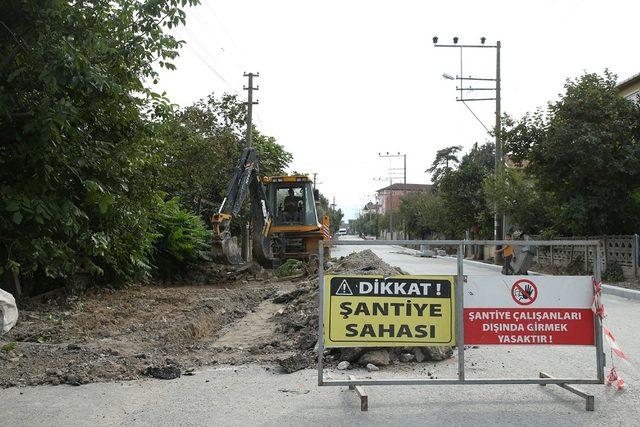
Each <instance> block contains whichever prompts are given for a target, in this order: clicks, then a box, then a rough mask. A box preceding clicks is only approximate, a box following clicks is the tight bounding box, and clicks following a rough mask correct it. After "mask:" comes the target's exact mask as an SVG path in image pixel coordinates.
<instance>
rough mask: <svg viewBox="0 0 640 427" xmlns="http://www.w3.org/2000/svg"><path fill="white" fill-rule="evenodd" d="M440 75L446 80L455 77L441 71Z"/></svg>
mask: <svg viewBox="0 0 640 427" xmlns="http://www.w3.org/2000/svg"><path fill="white" fill-rule="evenodd" d="M442 77H444V78H445V79H447V80H455V77H453V76H452V75H451V74H447V73H442Z"/></svg>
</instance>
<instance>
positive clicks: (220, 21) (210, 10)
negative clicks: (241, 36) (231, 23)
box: [204, 1, 238, 47]
mask: <svg viewBox="0 0 640 427" xmlns="http://www.w3.org/2000/svg"><path fill="white" fill-rule="evenodd" d="M204 5H205V7H206V8H207V10H209V12H211V14H212V15H213V17H214V18H215V19H216V21H218V23H219V24H220V28H222V31H224V33H225V34H226V35H227V37H229V40H231V43H233V44H234V45H235V47H238V44H237V43H236V42H235V40H234V39H233V37H231V34H230V33H229V31H227V29H226V27H225V26H224V24H223V23H222V20H221V19H220V18H218V15H217V14H216V13H215V12H214V11H213V9H212V8H211V6H209V3H208V2H206V1H205V2H204Z"/></svg>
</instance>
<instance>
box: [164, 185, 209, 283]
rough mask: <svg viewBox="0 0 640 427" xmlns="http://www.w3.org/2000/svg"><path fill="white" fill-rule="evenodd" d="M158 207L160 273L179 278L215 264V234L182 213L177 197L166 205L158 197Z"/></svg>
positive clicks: (200, 222) (199, 220) (187, 213)
mask: <svg viewBox="0 0 640 427" xmlns="http://www.w3.org/2000/svg"><path fill="white" fill-rule="evenodd" d="M156 203H157V209H156V210H155V211H154V213H153V215H152V219H153V224H154V230H155V233H156V239H155V242H154V251H153V254H154V255H153V261H154V265H155V266H156V268H157V271H158V273H159V274H160V275H161V276H164V277H172V276H177V275H179V274H181V273H184V272H185V271H186V269H187V268H188V267H190V266H193V265H195V264H199V263H201V262H203V261H208V260H211V257H210V250H211V232H210V231H209V230H207V229H206V228H205V226H204V223H203V222H202V220H201V219H200V217H199V216H197V215H194V214H191V213H189V212H187V211H186V210H185V209H182V208H181V207H180V205H179V203H178V198H177V197H174V198H172V199H169V200H166V201H165V200H163V198H162V197H160V196H157V197H156Z"/></svg>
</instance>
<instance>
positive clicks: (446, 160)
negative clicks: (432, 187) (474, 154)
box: [427, 145, 462, 185]
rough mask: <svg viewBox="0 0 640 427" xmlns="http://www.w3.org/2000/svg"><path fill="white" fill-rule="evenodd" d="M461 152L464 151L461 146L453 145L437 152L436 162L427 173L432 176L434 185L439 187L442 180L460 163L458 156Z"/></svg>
mask: <svg viewBox="0 0 640 427" xmlns="http://www.w3.org/2000/svg"><path fill="white" fill-rule="evenodd" d="M460 150H462V146H461V145H453V146H451V147H447V148H443V149H441V150H438V151H437V153H436V158H435V160H434V161H433V163H432V164H431V166H430V167H429V169H427V172H429V173H430V174H431V181H432V182H433V183H434V184H436V185H437V183H438V182H439V181H440V178H442V177H443V176H444V175H446V174H447V173H449V172H451V171H452V170H453V167H454V166H456V165H457V164H458V163H460V160H459V159H458V155H457V153H458V152H459V151H460Z"/></svg>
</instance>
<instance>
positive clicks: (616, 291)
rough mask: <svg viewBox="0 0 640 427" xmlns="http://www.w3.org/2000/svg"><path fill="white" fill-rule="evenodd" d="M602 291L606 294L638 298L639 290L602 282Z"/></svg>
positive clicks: (639, 296)
mask: <svg viewBox="0 0 640 427" xmlns="http://www.w3.org/2000/svg"><path fill="white" fill-rule="evenodd" d="M602 293H604V294H607V295H615V296H617V297H622V298H628V299H633V300H640V291H636V290H635V289H626V288H621V287H618V286H613V285H605V284H604V283H603V284H602Z"/></svg>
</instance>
